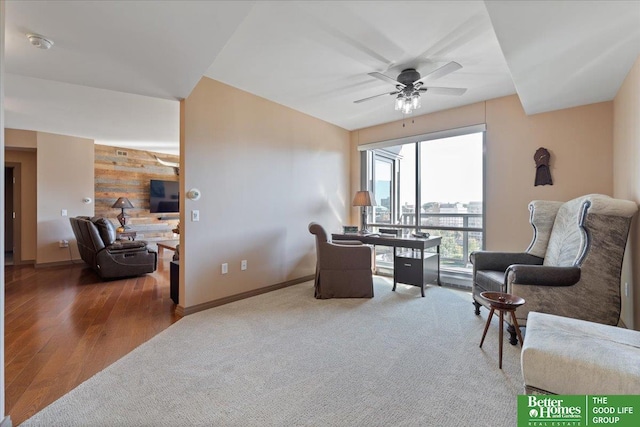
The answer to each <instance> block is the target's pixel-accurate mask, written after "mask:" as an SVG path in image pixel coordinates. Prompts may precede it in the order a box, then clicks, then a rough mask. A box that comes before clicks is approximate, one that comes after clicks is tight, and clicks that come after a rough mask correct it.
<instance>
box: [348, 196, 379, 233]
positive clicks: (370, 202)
mask: <svg viewBox="0 0 640 427" xmlns="http://www.w3.org/2000/svg"><path fill="white" fill-rule="evenodd" d="M352 205H353V206H362V232H363V233H368V232H369V230H367V206H375V205H376V201H375V199H374V198H373V196H372V195H371V192H370V191H366V190H365V191H358V192H357V193H356V195H355V197H354V198H353V203H352Z"/></svg>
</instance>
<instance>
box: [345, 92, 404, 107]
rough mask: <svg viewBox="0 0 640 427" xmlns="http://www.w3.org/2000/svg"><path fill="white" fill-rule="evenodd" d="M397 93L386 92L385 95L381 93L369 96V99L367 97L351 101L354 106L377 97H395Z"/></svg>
mask: <svg viewBox="0 0 640 427" xmlns="http://www.w3.org/2000/svg"><path fill="white" fill-rule="evenodd" d="M397 93H399V92H398V91H395V92H386V93H381V94H380V95H373V96H370V97H368V98H362V99H358V100H357V101H353V103H354V104H359V103H361V102H364V101H368V100H370V99H373V98H377V97H379V96H383V95H396V94H397Z"/></svg>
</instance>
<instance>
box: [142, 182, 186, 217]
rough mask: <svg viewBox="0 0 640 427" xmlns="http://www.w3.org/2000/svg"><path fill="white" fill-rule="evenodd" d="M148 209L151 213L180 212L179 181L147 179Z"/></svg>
mask: <svg viewBox="0 0 640 427" xmlns="http://www.w3.org/2000/svg"><path fill="white" fill-rule="evenodd" d="M149 210H150V211H151V213H178V212H180V183H179V182H178V181H161V180H158V179H152V180H150V181H149Z"/></svg>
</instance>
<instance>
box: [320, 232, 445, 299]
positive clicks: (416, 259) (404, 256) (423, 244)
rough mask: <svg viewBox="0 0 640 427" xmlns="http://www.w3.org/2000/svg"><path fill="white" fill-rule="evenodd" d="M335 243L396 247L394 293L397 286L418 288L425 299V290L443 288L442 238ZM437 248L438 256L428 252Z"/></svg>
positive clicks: (363, 237)
mask: <svg viewBox="0 0 640 427" xmlns="http://www.w3.org/2000/svg"><path fill="white" fill-rule="evenodd" d="M331 238H332V239H333V240H357V241H359V242H362V243H364V244H366V245H373V246H378V245H379V246H390V247H393V291H395V290H396V284H397V283H398V282H399V283H404V284H407V285H413V286H418V287H419V288H420V294H421V295H422V296H423V297H424V287H425V285H426V284H427V283H432V282H435V283H437V284H438V285H440V243H441V242H442V237H439V236H432V237H427V238H419V237H395V236H385V235H377V234H358V233H353V234H332V235H331ZM429 248H435V249H436V251H435V252H427V251H426V249H429Z"/></svg>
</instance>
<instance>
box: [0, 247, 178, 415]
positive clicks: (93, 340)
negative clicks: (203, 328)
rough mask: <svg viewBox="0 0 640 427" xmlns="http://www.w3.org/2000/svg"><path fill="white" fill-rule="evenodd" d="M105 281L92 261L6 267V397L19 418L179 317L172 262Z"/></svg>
mask: <svg viewBox="0 0 640 427" xmlns="http://www.w3.org/2000/svg"><path fill="white" fill-rule="evenodd" d="M170 259H171V256H170V255H169V254H166V255H165V257H164V258H162V259H159V260H158V270H157V271H156V272H155V273H153V274H148V275H145V276H141V277H134V278H130V279H123V280H114V281H105V282H103V281H101V280H100V279H99V278H98V276H97V275H96V274H95V273H94V272H93V270H91V269H90V268H88V267H85V265H84V264H75V265H71V266H64V267H50V268H38V269H35V268H33V267H31V266H7V267H5V282H6V285H5V396H6V412H7V414H9V415H10V416H11V420H12V421H13V425H18V424H20V423H21V422H22V421H24V420H26V419H27V418H29V417H30V416H31V415H33V414H34V413H36V412H37V411H39V410H40V409H42V408H44V407H45V406H47V405H48V404H50V403H51V402H53V401H54V400H56V399H57V398H59V397H61V396H62V395H64V394H65V393H67V392H69V391H70V390H71V389H73V388H75V387H76V386H78V385H79V384H80V383H82V382H83V381H85V380H86V379H88V378H89V377H91V376H92V375H94V374H96V373H97V372H99V371H101V370H102V369H104V368H105V367H107V366H109V365H110V364H111V363H113V362H115V361H116V360H118V359H119V358H121V357H122V356H124V355H125V354H127V353H129V352H130V351H131V350H133V349H134V348H135V347H137V346H139V345H140V344H142V343H144V342H145V341H147V340H149V339H150V338H152V337H153V336H155V335H156V334H158V333H159V332H161V331H163V330H164V329H166V328H167V327H169V326H170V325H171V324H173V323H174V322H176V321H177V320H178V319H179V317H178V316H177V315H176V314H175V305H174V304H173V302H172V301H171V299H170V298H169V262H170Z"/></svg>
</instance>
